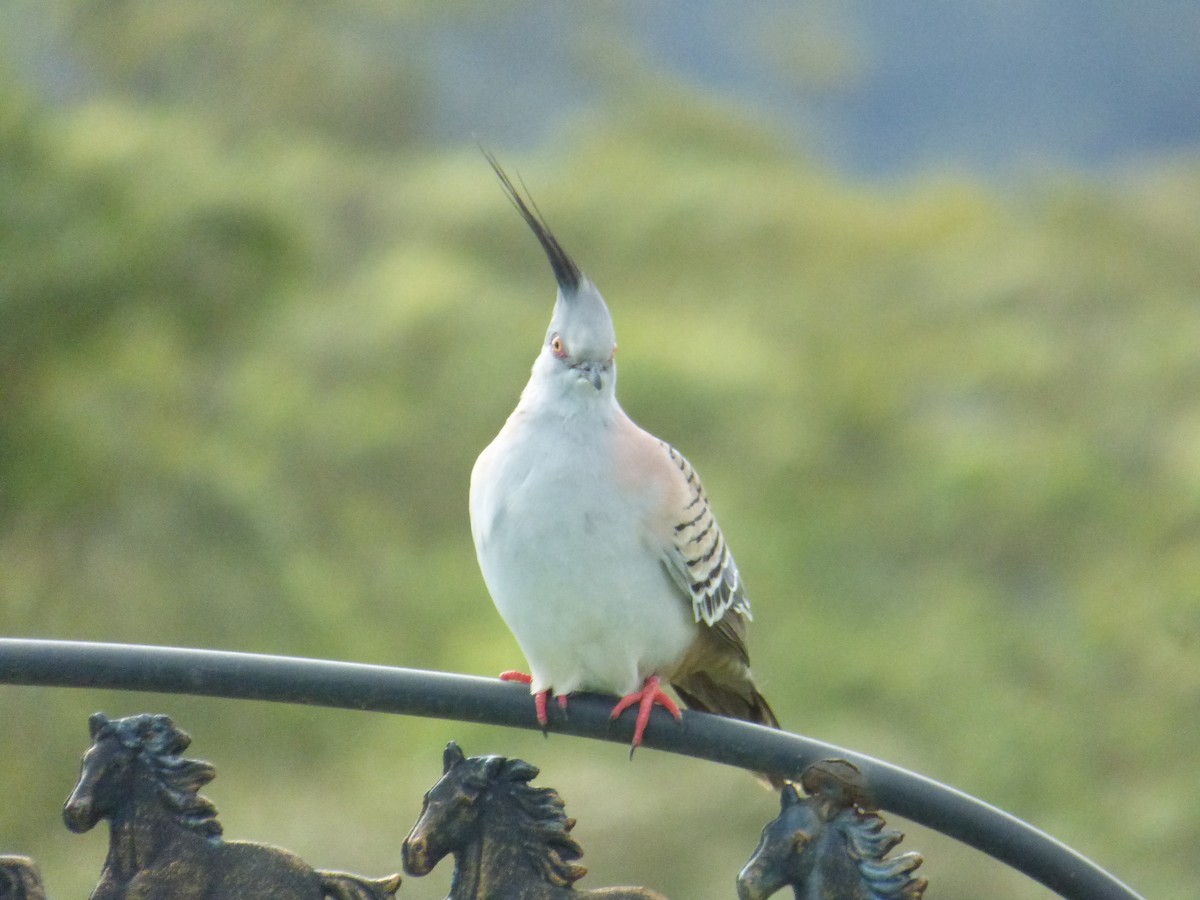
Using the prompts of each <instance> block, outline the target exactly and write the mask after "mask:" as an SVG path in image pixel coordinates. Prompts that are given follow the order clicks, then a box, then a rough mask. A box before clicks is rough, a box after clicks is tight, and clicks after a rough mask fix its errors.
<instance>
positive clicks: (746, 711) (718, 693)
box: [671, 671, 787, 790]
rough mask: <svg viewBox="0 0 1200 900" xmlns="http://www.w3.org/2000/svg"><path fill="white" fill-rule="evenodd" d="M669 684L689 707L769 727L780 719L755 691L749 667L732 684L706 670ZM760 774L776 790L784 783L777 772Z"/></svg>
mask: <svg viewBox="0 0 1200 900" xmlns="http://www.w3.org/2000/svg"><path fill="white" fill-rule="evenodd" d="M671 687H673V688H674V689H675V693H677V694H678V695H679V697H680V699H681V700H683V702H684V703H686V704H687V706H688V709H694V710H697V711H698V712H707V713H715V714H717V715H719V716H728V717H729V718H731V719H741V720H742V721H743V722H752V723H753V724H755V725H766V726H767V727H768V728H778V727H779V720H778V719H777V718H775V713H774V711H773V710H772V709H771V706H770V704H769V703H767V698H766V697H764V696H763V695H762V694H760V693H759V692H758V688H756V687H755V686H754V682H753V681H751V680H750V677H749V672H748V671H747V672H746V677H745V678H744V679H738V681H737V682H736V683H733V684H731V683H728V682H725V681H717V680H716V679H715V678H713V677H712V675H710V674H709V673H708V672H692V673H690V674H688V675H686V676H684V677H683V678H680V679H679V680H678V682H676V681H672V682H671ZM759 778H761V779H763V780H764V781H766V782H767V783H768V784H770V785H771V787H773V788H775V789H776V790H779V789H780V788H782V787H783V786H784V784H786V783H787V781H786V779H784V778H782V777H780V776H778V775H766V774H760V775H759Z"/></svg>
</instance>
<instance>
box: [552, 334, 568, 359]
mask: <svg viewBox="0 0 1200 900" xmlns="http://www.w3.org/2000/svg"><path fill="white" fill-rule="evenodd" d="M550 352H551V353H553V354H554V357H555V359H566V356H567V345H566V344H564V343H563V339H562V338H560V337H559V336H558V335H557V334H556V335H554V337H552V338H550Z"/></svg>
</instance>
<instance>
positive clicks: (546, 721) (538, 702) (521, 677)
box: [500, 670, 567, 731]
mask: <svg viewBox="0 0 1200 900" xmlns="http://www.w3.org/2000/svg"><path fill="white" fill-rule="evenodd" d="M500 680H501V681H517V682H520V683H521V684H533V676H532V675H526V674H525V673H524V672H517V671H514V670H510V671H507V672H501V673H500ZM549 696H550V692H549V691H538V692H537V693H535V694H534V695H533V708H534V710H535V711H536V713H537V722H538V724H539V725H541V726H542V730H543V731H544V730H545V729H547V728H549V727H550V716H549V715H547V713H546V698H547V697H549ZM558 705H559V706H560V707H562V708H563V709H564V710H565V709H566V708H567V698H566V696H565V695H564V696H562V697H559V698H558Z"/></svg>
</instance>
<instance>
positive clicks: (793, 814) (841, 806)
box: [737, 760, 927, 900]
mask: <svg viewBox="0 0 1200 900" xmlns="http://www.w3.org/2000/svg"><path fill="white" fill-rule="evenodd" d="M800 781H801V785H802V786H803V787H804V789H805V791H806V792H807V793H808V796H806V797H804V798H803V799H801V797H800V794H799V793H798V792H797V790H796V788H795V786H794V785H792V784H787V785H785V786H784V788H783V791H782V792H781V794H780V800H779V805H780V809H779V816H778V817H777V818H776V819H774V820H773V821H771V822H768V823H767V826H766V827H765V828H764V829H763V832H762V839H761V840H760V841H759V843H758V849H756V850H755V851H754V855H753V856H751V857H750V861H749V862H747V863H746V865H745V867H744V868H743V869H742V871H741V873H740V874H739V875H738V878H737V888H738V898H739V900H766V898H767V897H769V896H771V895H772V894H774V893H775V892H776V891H778V890H780V889H782V888H784V887H786V886H787V885H791V886H792V890H793V891H794V893H795V897H796V900H824V898H829V897H836V898H838V900H921V897H922V896H923V895H924V892H925V888H926V884H927V882H926V880H925V879H924V878H920V877H918V876H916V875H914V874H913V873H914V872H915V871H916V869H917V867H918V866H920V865H921V863H922V862H923V860H922V858H921V855H920V854H919V853H905V854H902V855H901V856H897V857H895V858H894V859H884V857H885V856H887V854H888V851H890V850H891V849H892V848H893V847H895V846H896V845H897V844H898V843H900V841H901V840H903V838H904V836H903V835H902V834H901V833H900V832H898V831H894V830H892V829H889V828H885V827H884V822H883V819H882V818H880V817H879V816H878V815H877V814H876V813H875V812H874V811H871V810H869V809H868V808H867V807H869V806H870V805H871V804H870V800H869V799H868V797H867V791H866V787H865V785H864V784H863V783H862V776H861V775H860V774H859V771H858V769H857V768H855V767H854V766H853V765H851V764H850V763H848V762H846V761H845V760H823V761H821V762H819V763H816V764H814V765H812V766H809V768H808V769H806V770H805V772H804V774H803V775H802V776H801V779H800Z"/></svg>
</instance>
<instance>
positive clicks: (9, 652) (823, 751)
mask: <svg viewBox="0 0 1200 900" xmlns="http://www.w3.org/2000/svg"><path fill="white" fill-rule="evenodd" d="M0 683H5V684H23V685H41V686H48V687H87V688H112V689H117V690H128V691H153V692H163V693H177V694H195V695H200V696H208V697H228V698H234V699H240V700H268V701H274V702H281V703H303V704H310V705H314V706H330V707H339V708H343V709H361V710H370V711H373V712H389V713H400V714H403V715H410V716H428V717H432V718H439V719H456V720H459V721H465V722H481V723H485V724H489V725H504V726H507V727H510V728H536V727H537V725H536V722H535V721H534V715H533V701H532V699H531V698H530V696H529V692H528V690H527V689H526V688H525V687H524V686H522V685H514V684H507V683H504V682H500V681H497V680H494V679H490V678H477V677H472V676H468V675H452V674H446V673H442V672H425V671H420V670H416V669H398V668H391V667H387V666H370V665H362V664H359V663H345V662H332V661H328V660H315V659H297V658H293V657H286V656H261V655H257V654H250V653H228V652H223V651H216V650H188V649H181V648H175V647H146V646H137V645H126V644H93V643H84V642H74V641H41V640H24V639H18V638H0ZM550 707H551V710H552V711H553V712H557V710H556V708H555V704H550ZM610 709H611V700H610V699H602V698H600V697H597V696H594V695H591V696H590V695H586V694H585V695H581V696H579V697H574V696H573V697H572V698H571V714H570V718H563V717H562V716H561V715H560V716H558V717H556V718H555V719H554V721H553V722H552V723H551V724H552V730H554V731H556V732H562V733H565V734H573V735H578V736H580V737H589V738H595V739H597V740H608V741H618V742H622V743H626V742H628V741H629V739H630V737H631V735H632V730H633V728H632V718H633V717H632V716H628V717H626V718H624V719H623V720H622V721H619V722H616V723H612V722H610V721H609V718H608V714H609V710H610ZM645 746H647V747H653V748H655V749H658V750H666V751H669V752H672V753H682V754H685V755H687V756H694V757H698V758H700V759H707V760H712V761H713V762H719V763H725V764H727V765H731V766H738V767H740V768H743V769H749V770H751V771H754V772H768V773H778V774H781V775H786V776H798V775H799V773H800V772H801V771H803V770H804V768H806V767H807V766H809V765H810V764H812V763H814V762H816V761H817V760H820V759H827V758H830V757H838V758H841V759H846V760H849V761H850V762H852V763H854V764H855V765H856V766H858V768H859V769H860V770H861V771H862V773H863V775H864V776H865V777H866V780H867V784H868V785H870V788H871V792H872V794H873V796H874V797H875V799H876V800H877V801H878V803H879V805H880V807H881V808H883V809H885V810H888V811H890V812H893V813H896V814H897V815H900V816H903V817H904V818H906V819H910V820H912V821H914V822H918V823H920V824H922V825H925V826H928V827H929V828H933V829H935V830H937V831H940V832H942V833H943V834H946V835H948V836H950V837H952V838H955V839H957V840H959V841H962V842H963V843H965V844H969V845H970V846H972V847H975V848H976V849H978V850H981V851H983V852H984V853H986V854H988V855H989V856H991V857H993V858H995V859H998V860H1000V861H1001V862H1004V863H1006V864H1008V865H1009V866H1011V867H1013V868H1014V869H1017V870H1018V871H1020V872H1023V873H1024V874H1026V875H1028V876H1029V877H1030V878H1033V879H1034V880H1036V881H1039V882H1041V883H1042V884H1044V885H1045V886H1046V887H1048V888H1050V889H1051V890H1052V891H1055V892H1056V893H1058V894H1060V895H1061V896H1063V897H1066V898H1068V900H1140V897H1139V895H1138V894H1136V893H1135V892H1134V891H1133V890H1131V889H1130V888H1129V887H1127V886H1126V885H1124V884H1123V883H1121V882H1120V881H1118V880H1117V879H1116V878H1114V877H1113V876H1112V875H1109V874H1108V873H1107V872H1105V871H1104V870H1103V869H1101V868H1100V867H1099V866H1097V865H1096V864H1095V863H1093V862H1091V861H1090V860H1088V859H1086V858H1085V857H1083V856H1080V855H1079V854H1078V853H1076V852H1075V851H1074V850H1071V849H1070V848H1069V847H1066V846H1065V845H1063V844H1061V843H1059V842H1058V841H1056V840H1055V839H1054V838H1052V837H1050V836H1049V835H1047V834H1045V833H1043V832H1041V831H1039V830H1038V829H1036V828H1034V827H1033V826H1031V825H1029V824H1027V823H1025V822H1023V821H1021V820H1020V819H1017V818H1015V817H1014V816H1011V815H1009V814H1008V813H1006V812H1003V811H1002V810H999V809H996V808H995V807H993V806H990V805H988V804H986V803H984V802H982V801H980V800H976V799H975V798H974V797H970V796H968V795H967V794H963V793H961V792H959V791H957V790H954V789H953V788H950V787H947V786H946V785H943V784H939V783H938V782H936V781H932V780H930V779H928V778H925V777H924V776H921V775H917V774H915V773H913V772H909V771H907V770H905V769H901V768H899V767H898V766H893V765H891V764H889V763H886V762H881V761H880V760H877V759H872V758H871V757H869V756H863V755H861V754H859V753H854V752H852V751H850V750H844V749H842V748H841V747H836V746H833V745H831V744H824V743H821V742H820V741H814V740H812V739H810V738H805V737H800V736H798V735H794V734H788V733H786V732H780V731H774V730H772V729H769V728H763V727H761V726H758V725H749V724H746V723H745V722H738V721H735V720H733V719H725V718H721V717H719V716H711V715H706V714H704V713H694V712H685V713H684V720H683V727H679V726H677V725H676V724H675V723H674V722H673V721H672V720H671V718H670V717H669V716H668V715H667V714H666V713H665V712H663V711H662V710H657V709H656V710H655V712H654V716H653V725H652V727H651V728H649V729H648V730H647V732H646V739H645Z"/></svg>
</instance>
